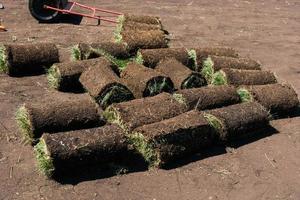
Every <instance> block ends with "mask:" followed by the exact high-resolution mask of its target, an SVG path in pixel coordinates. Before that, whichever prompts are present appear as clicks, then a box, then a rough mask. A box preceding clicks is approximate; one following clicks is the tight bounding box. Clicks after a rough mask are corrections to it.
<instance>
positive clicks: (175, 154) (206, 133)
mask: <svg viewBox="0 0 300 200" xmlns="http://www.w3.org/2000/svg"><path fill="white" fill-rule="evenodd" d="M128 137H129V142H131V143H132V144H133V145H134V147H135V148H136V149H137V150H138V151H139V152H140V153H141V154H142V155H143V157H144V158H145V160H146V161H147V162H148V163H149V164H150V166H157V167H163V166H165V165H166V164H169V163H170V162H172V161H175V160H176V159H178V158H180V157H184V156H186V155H187V154H191V153H195V152H198V151H199V150H201V149H202V148H204V147H207V146H209V145H211V143H212V141H213V139H214V137H215V131H214V128H213V127H212V126H210V124H209V123H208V122H207V121H206V119H205V118H204V116H203V115H202V114H201V113H200V112H199V111H197V110H192V111H189V112H186V113H183V114H181V115H178V116H176V117H174V118H170V119H167V120H164V121H160V122H156V123H153V124H148V125H144V126H141V127H138V128H136V129H135V130H134V131H133V132H132V134H130V135H129V136H128Z"/></svg>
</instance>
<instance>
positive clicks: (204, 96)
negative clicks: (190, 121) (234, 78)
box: [173, 85, 240, 110]
mask: <svg viewBox="0 0 300 200" xmlns="http://www.w3.org/2000/svg"><path fill="white" fill-rule="evenodd" d="M173 96H174V98H176V99H177V100H178V101H181V102H184V103H185V104H186V105H187V106H188V109H189V110H192V109H198V110H205V109H213V108H219V107H223V106H228V105H232V104H237V103H240V98H239V95H238V93H237V91H236V88H235V87H233V86H228V85H223V86H206V87H201V88H192V89H184V90H178V91H176V92H175V93H174V94H173Z"/></svg>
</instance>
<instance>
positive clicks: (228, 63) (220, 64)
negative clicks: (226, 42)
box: [210, 56, 261, 71]
mask: <svg viewBox="0 0 300 200" xmlns="http://www.w3.org/2000/svg"><path fill="white" fill-rule="evenodd" d="M210 58H211V60H212V61H213V63H214V65H213V68H214V70H215V71H218V70H220V69H223V68H232V69H242V70H261V67H260V63H258V62H257V61H255V60H252V59H250V58H232V57H225V56H210Z"/></svg>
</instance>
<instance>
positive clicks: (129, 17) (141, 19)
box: [119, 14, 161, 26]
mask: <svg viewBox="0 0 300 200" xmlns="http://www.w3.org/2000/svg"><path fill="white" fill-rule="evenodd" d="M120 21H121V22H122V21H123V22H125V23H127V22H138V23H145V24H153V25H159V26H160V25H161V20H160V17H157V16H146V15H133V14H125V15H122V16H120V17H119V22H120Z"/></svg>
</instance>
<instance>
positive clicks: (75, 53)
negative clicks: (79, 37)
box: [71, 44, 82, 61]
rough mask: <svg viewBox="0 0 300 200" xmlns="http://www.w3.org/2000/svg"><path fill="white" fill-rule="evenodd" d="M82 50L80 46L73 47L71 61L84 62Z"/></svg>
mask: <svg viewBox="0 0 300 200" xmlns="http://www.w3.org/2000/svg"><path fill="white" fill-rule="evenodd" d="M81 53H82V52H81V50H80V48H79V44H76V45H74V46H72V48H71V60H72V61H76V60H82V55H81Z"/></svg>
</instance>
